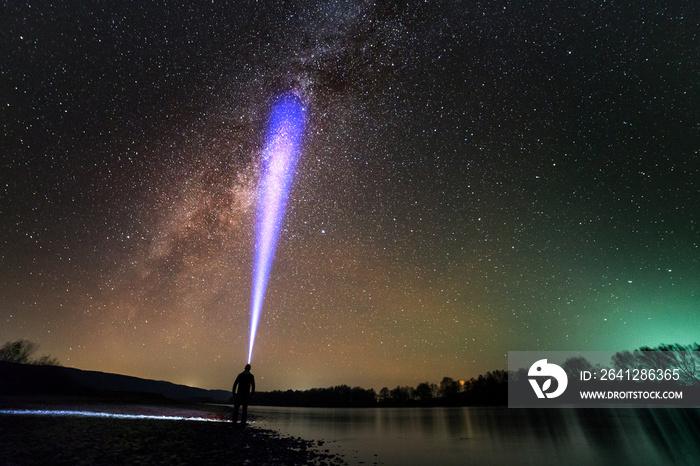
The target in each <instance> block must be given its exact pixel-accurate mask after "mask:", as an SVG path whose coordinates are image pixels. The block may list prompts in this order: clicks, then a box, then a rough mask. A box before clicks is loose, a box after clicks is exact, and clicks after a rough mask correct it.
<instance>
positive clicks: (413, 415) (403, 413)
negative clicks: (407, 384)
mask: <svg viewBox="0 0 700 466" xmlns="http://www.w3.org/2000/svg"><path fill="white" fill-rule="evenodd" d="M250 412H251V414H254V415H257V416H259V423H258V425H260V426H261V427H268V428H272V429H277V430H280V431H282V432H286V433H288V434H290V435H293V436H299V437H303V438H307V439H313V440H323V441H325V442H326V443H325V444H324V446H323V447H322V448H328V449H330V450H331V452H333V453H340V454H343V455H344V456H345V459H346V460H347V461H348V462H349V463H351V464H354V463H359V462H365V463H368V464H371V463H374V462H376V463H380V464H387V465H391V464H465V463H466V462H468V463H474V464H504V463H511V464H610V463H617V464H698V463H697V461H698V458H700V410H697V409H542V410H537V409H509V408H505V407H504V408H501V407H497V408H494V407H484V408H376V409H372V408H364V409H352V408H277V407H259V406H251V407H250Z"/></svg>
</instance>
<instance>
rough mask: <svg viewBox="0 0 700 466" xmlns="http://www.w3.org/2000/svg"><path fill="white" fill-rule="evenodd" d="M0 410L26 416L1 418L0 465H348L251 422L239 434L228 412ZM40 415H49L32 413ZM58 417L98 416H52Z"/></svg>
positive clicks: (15, 406) (109, 407) (95, 405)
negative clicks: (74, 413) (83, 414)
mask: <svg viewBox="0 0 700 466" xmlns="http://www.w3.org/2000/svg"><path fill="white" fill-rule="evenodd" d="M0 410H5V411H6V410H18V411H19V410H27V411H30V413H29V414H10V413H8V412H3V413H0V439H1V440H0V457H1V458H3V462H4V464H23V465H24V464H27V465H33V464H37V465H39V464H105V465H107V464H165V463H167V464H169V465H173V464H176V465H188V464H202V463H205V464H207V463H208V464H269V465H276V464H279V465H283V464H284V465H287V464H294V465H297V464H298V465H302V464H314V465H342V464H346V462H345V461H344V460H343V459H342V458H341V457H340V456H338V455H334V454H331V453H329V451H328V450H325V449H322V448H321V445H322V444H323V442H322V441H315V440H306V439H302V438H300V437H292V436H288V435H286V434H283V433H280V432H278V431H275V430H270V429H265V428H261V427H257V426H255V419H254V418H253V419H251V420H252V423H251V422H249V424H248V427H246V428H245V429H243V428H241V427H239V426H236V425H234V424H232V423H231V422H230V410H229V409H227V408H226V407H225V406H217V405H198V404H192V403H173V404H166V405H160V404H158V405H156V404H148V403H143V404H141V403H120V402H118V400H116V401H98V400H79V399H72V400H68V399H65V398H63V399H61V398H54V399H36V398H33V399H32V398H31V397H12V399H9V398H7V397H0ZM39 410H46V411H49V412H48V413H46V414H35V413H32V412H35V411H39ZM59 411H81V412H90V413H101V414H100V415H99V416H89V417H86V416H79V415H57V414H53V415H52V414H51V412H59ZM103 414H104V415H103ZM109 414H114V415H122V416H129V417H127V418H123V417H107V415H109ZM131 416H167V419H160V418H140V417H131ZM197 418H199V420H200V421H199V422H196V421H195V419H197ZM188 419H191V420H188ZM205 420H210V421H218V422H201V421H205Z"/></svg>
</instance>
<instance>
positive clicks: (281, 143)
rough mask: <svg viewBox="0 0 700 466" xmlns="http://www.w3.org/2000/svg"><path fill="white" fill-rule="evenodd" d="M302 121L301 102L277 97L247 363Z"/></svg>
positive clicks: (266, 154) (261, 199) (261, 192)
mask: <svg viewBox="0 0 700 466" xmlns="http://www.w3.org/2000/svg"><path fill="white" fill-rule="evenodd" d="M305 121H306V108H304V105H303V103H302V102H301V99H300V98H299V97H298V96H296V95H294V94H284V95H282V96H280V98H279V99H278V100H277V101H276V102H275V104H274V106H273V107H272V113H271V115H270V123H269V127H268V130H267V140H266V143H265V147H264V149H263V154H262V159H263V168H262V169H263V172H262V178H261V182H260V186H259V189H258V212H257V224H256V232H255V240H256V242H255V262H254V264H253V288H252V296H251V304H250V346H249V348H248V363H250V360H251V358H252V356H253V345H254V343H255V335H256V333H257V331H258V322H259V320H260V313H261V311H262V306H263V301H264V299H265V290H266V289H267V282H268V279H269V277H270V270H271V269H272V260H273V259H274V257H275V249H276V248H277V240H278V238H279V232H280V228H281V226H282V219H283V218H284V211H285V207H286V205H287V198H288V197H289V190H290V188H291V186H292V179H293V178H294V169H295V167H296V164H297V160H298V159H299V153H300V146H301V138H302V135H303V132H304V124H305Z"/></svg>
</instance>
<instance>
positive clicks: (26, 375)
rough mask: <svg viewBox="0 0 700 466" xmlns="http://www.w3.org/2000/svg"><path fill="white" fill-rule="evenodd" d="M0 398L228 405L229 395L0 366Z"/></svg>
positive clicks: (54, 370) (57, 369)
mask: <svg viewBox="0 0 700 466" xmlns="http://www.w3.org/2000/svg"><path fill="white" fill-rule="evenodd" d="M0 395H68V396H70V395H76V396H98V397H100V396H104V397H125V396H126V397H129V398H132V399H157V398H166V399H170V400H177V401H197V402H213V403H228V401H229V398H230V396H231V393H230V392H229V391H226V390H205V389H203V388H195V387H188V386H186V385H178V384H174V383H171V382H165V381H158V380H149V379H142V378H139V377H131V376H127V375H119V374H110V373H106V372H97V371H84V370H80V369H74V368H71V367H61V366H36V365H31V364H17V363H10V362H0Z"/></svg>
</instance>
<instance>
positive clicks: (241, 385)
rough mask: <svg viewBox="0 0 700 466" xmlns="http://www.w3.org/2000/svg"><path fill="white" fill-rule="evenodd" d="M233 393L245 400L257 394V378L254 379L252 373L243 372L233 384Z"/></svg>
mask: <svg viewBox="0 0 700 466" xmlns="http://www.w3.org/2000/svg"><path fill="white" fill-rule="evenodd" d="M236 388H238V390H236ZM232 392H233V394H234V395H237V396H239V397H244V398H247V397H248V396H250V395H252V394H253V393H255V377H253V374H251V373H250V371H243V372H241V373H240V374H238V377H236V381H235V382H233V389H232Z"/></svg>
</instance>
